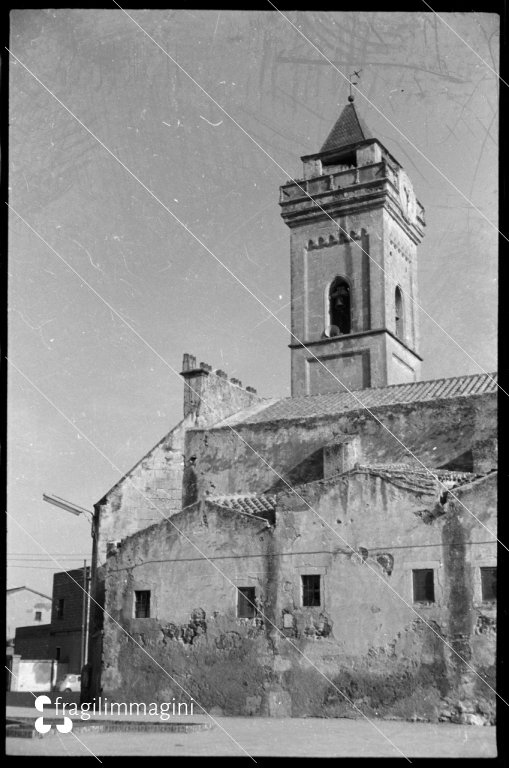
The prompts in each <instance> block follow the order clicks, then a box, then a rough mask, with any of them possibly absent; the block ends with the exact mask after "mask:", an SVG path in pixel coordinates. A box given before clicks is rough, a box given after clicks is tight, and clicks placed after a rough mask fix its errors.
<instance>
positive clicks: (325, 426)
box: [184, 395, 497, 504]
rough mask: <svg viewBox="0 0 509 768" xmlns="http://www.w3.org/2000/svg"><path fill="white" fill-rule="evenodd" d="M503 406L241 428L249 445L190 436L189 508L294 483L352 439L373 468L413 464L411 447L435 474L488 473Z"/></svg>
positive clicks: (230, 437) (491, 401) (473, 401)
mask: <svg viewBox="0 0 509 768" xmlns="http://www.w3.org/2000/svg"><path fill="white" fill-rule="evenodd" d="M361 397H362V395H361ZM496 404H497V403H496V395H481V396H478V397H476V396H471V397H459V398H454V399H452V398H451V399H450V400H442V401H429V402H422V403H419V404H418V407H416V404H415V403H411V404H408V405H397V406H384V407H379V408H373V409H371V411H372V413H373V416H371V415H370V414H369V413H367V412H366V411H363V410H359V411H352V412H349V413H347V414H339V415H334V414H331V415H329V416H327V417H321V418H316V419H312V418H307V419H301V420H299V419H295V420H292V421H283V420H281V421H274V422H264V423H252V424H248V423H246V424H242V423H240V424H236V425H234V426H235V430H236V431H237V432H238V433H239V435H240V436H241V437H242V440H240V439H239V438H238V437H237V435H235V434H234V433H233V432H232V431H231V430H230V429H225V428H222V429H209V430H206V431H200V430H190V431H188V433H187V435H186V446H185V455H186V458H187V457H190V456H194V457H195V462H194V466H193V476H192V488H190V484H189V483H188V482H187V479H186V477H185V478H184V503H185V504H186V503H191V502H193V501H196V500H197V499H198V498H204V497H205V496H206V495H207V494H231V493H255V492H257V493H261V492H263V491H265V490H267V489H269V488H270V487H271V486H272V485H273V484H274V483H276V481H277V480H278V475H283V476H286V475H287V473H288V472H289V470H290V469H291V468H293V467H295V466H297V465H298V464H300V463H301V462H304V461H305V460H306V459H307V458H308V457H311V455H312V454H313V452H315V451H317V450H319V449H320V448H322V447H323V446H324V445H328V444H330V443H333V442H334V441H335V440H336V439H338V438H340V439H341V438H343V437H344V436H345V435H356V436H358V438H359V446H360V448H359V461H361V462H362V463H365V464H367V463H394V462H407V463H408V462H410V463H412V461H413V459H412V456H411V454H410V453H409V452H408V451H407V450H405V448H404V447H403V446H402V445H401V443H403V444H404V445H405V446H407V447H408V449H409V450H410V451H411V452H412V454H414V455H415V456H416V457H417V458H418V459H419V460H420V461H422V462H423V463H424V464H425V465H426V466H428V467H441V466H444V465H446V464H448V463H451V462H452V463H454V462H456V465H455V466H454V467H451V468H455V469H460V468H461V469H465V470H471V471H474V472H482V473H486V472H489V471H490V469H492V468H496V466H497V458H496V434H497V432H496V429H497V426H496ZM374 416H376V418H374ZM380 422H381V423H380ZM383 425H384V426H383ZM385 427H386V428H385ZM388 430H390V431H388ZM391 433H393V434H391ZM393 435H396V436H397V437H398V438H399V440H400V441H401V443H399V442H398V441H397V440H396V438H395V437H394V436H393ZM243 441H245V442H243ZM249 446H251V447H249ZM255 452H256V453H258V454H259V455H261V456H262V457H263V459H264V460H265V462H267V463H264V462H262V461H261V460H260V458H259V456H257V455H256V453H255ZM268 465H270V466H268ZM270 467H272V468H273V470H275V471H273V470H272V469H271V468H270ZM191 491H192V493H191Z"/></svg>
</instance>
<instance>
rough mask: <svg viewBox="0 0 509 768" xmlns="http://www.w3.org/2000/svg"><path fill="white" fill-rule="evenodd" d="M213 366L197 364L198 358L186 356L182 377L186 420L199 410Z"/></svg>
mask: <svg viewBox="0 0 509 768" xmlns="http://www.w3.org/2000/svg"><path fill="white" fill-rule="evenodd" d="M211 370H212V366H210V365H207V363H200V364H199V365H197V364H196V357H195V356H194V355H189V354H187V352H186V353H185V354H184V360H183V363H182V371H181V374H180V375H181V376H183V377H184V381H185V384H184V418H185V417H186V416H189V414H190V413H193V412H194V411H197V410H198V407H199V405H200V402H201V400H202V397H203V395H204V394H205V388H206V380H207V378H208V377H209V375H210V372H211Z"/></svg>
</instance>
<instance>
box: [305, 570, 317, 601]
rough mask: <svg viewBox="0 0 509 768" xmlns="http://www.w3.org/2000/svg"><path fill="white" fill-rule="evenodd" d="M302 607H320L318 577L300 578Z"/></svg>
mask: <svg viewBox="0 0 509 768" xmlns="http://www.w3.org/2000/svg"><path fill="white" fill-rule="evenodd" d="M302 605H320V576H319V575H315V574H313V575H311V576H302Z"/></svg>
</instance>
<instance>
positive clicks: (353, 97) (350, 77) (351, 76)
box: [348, 69, 362, 102]
mask: <svg viewBox="0 0 509 768" xmlns="http://www.w3.org/2000/svg"><path fill="white" fill-rule="evenodd" d="M361 72H362V69H359V71H358V72H356V71H355V69H354V71H353V72H352V74H351V75H348V79H349V81H350V96H349V97H348V101H350V102H353V101H354V100H355V96H354V95H353V93H352V85H357V83H358V82H359V80H360V77H361ZM354 77H356V78H358V79H357V80H356V81H355V83H354V82H352V78H354Z"/></svg>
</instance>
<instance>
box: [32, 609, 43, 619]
mask: <svg viewBox="0 0 509 768" xmlns="http://www.w3.org/2000/svg"><path fill="white" fill-rule="evenodd" d="M34 621H42V611H36V612H35V616H34Z"/></svg>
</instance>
